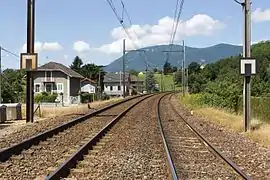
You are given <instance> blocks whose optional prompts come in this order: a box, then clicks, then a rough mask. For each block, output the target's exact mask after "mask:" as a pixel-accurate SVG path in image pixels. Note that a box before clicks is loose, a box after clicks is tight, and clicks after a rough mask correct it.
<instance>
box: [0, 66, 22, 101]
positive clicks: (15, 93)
mask: <svg viewBox="0 0 270 180" xmlns="http://www.w3.org/2000/svg"><path fill="white" fill-rule="evenodd" d="M25 75H26V73H25V71H24V70H13V69H6V70H4V71H3V73H2V74H1V78H2V81H1V95H2V100H3V102H4V103H9V102H11V103H13V102H25V92H26V91H25V89H26V76H25Z"/></svg>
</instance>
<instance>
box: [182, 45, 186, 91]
mask: <svg viewBox="0 0 270 180" xmlns="http://www.w3.org/2000/svg"><path fill="white" fill-rule="evenodd" d="M182 47H183V54H184V55H183V56H184V57H183V63H182V89H183V96H185V91H186V88H185V74H186V73H185V70H186V69H185V61H186V55H185V54H186V51H185V41H184V40H183V45H182Z"/></svg>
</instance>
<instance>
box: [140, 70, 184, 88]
mask: <svg viewBox="0 0 270 180" xmlns="http://www.w3.org/2000/svg"><path fill="white" fill-rule="evenodd" d="M154 77H155V80H156V82H157V84H158V85H159V87H160V88H161V84H162V80H161V78H162V77H161V74H159V73H155V74H154ZM139 79H141V80H144V79H145V75H144V74H142V75H139ZM173 85H174V82H173V74H168V75H163V87H164V91H172V90H173ZM180 88H181V87H179V86H177V85H175V90H180Z"/></svg>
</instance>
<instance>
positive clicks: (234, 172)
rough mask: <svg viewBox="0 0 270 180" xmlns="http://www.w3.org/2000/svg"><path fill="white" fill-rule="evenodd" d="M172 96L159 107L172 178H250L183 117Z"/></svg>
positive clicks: (161, 102)
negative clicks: (175, 106)
mask: <svg viewBox="0 0 270 180" xmlns="http://www.w3.org/2000/svg"><path fill="white" fill-rule="evenodd" d="M171 96H172V95H170V96H169V95H167V96H164V97H163V98H161V99H160V100H159V102H158V107H157V112H158V122H159V124H160V131H161V134H162V137H163V143H164V147H165V150H166V155H167V162H168V163H167V164H168V167H169V168H170V172H171V178H172V179H174V180H176V179H251V177H249V176H247V175H246V174H245V173H244V172H243V171H242V170H241V168H240V167H238V166H237V165H236V164H234V163H233V162H232V161H231V160H230V159H228V158H226V157H225V156H224V155H223V154H221V153H220V151H219V150H217V149H216V148H215V147H214V146H213V145H211V144H210V143H209V142H208V141H207V139H205V138H204V137H203V136H202V135H201V134H200V133H199V132H198V131H197V130H196V129H194V128H193V127H192V126H191V125H190V124H189V123H188V122H187V121H185V119H183V118H182V117H181V115H180V114H179V113H178V112H177V111H176V109H175V108H174V106H173V105H172V104H171V103H170V98H171ZM161 104H162V108H161Z"/></svg>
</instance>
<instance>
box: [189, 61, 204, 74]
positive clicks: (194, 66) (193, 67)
mask: <svg viewBox="0 0 270 180" xmlns="http://www.w3.org/2000/svg"><path fill="white" fill-rule="evenodd" d="M200 70H201V66H200V64H198V63H196V62H192V63H190V64H189V66H188V73H190V74H192V73H199V72H200Z"/></svg>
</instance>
